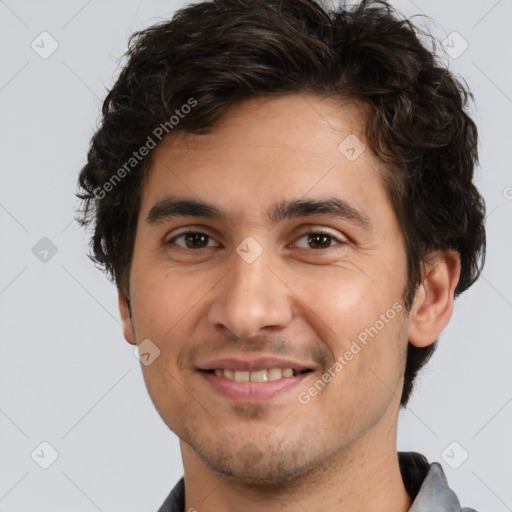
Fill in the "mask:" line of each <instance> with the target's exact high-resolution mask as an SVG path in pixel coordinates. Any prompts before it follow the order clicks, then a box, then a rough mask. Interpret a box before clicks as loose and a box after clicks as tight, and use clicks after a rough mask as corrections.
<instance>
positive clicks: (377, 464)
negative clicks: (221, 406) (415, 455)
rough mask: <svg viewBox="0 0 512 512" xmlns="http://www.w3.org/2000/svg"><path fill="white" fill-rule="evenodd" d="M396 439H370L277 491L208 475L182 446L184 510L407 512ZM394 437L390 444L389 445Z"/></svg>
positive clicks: (210, 472) (409, 500) (215, 473)
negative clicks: (370, 511) (368, 511)
mask: <svg viewBox="0 0 512 512" xmlns="http://www.w3.org/2000/svg"><path fill="white" fill-rule="evenodd" d="M388 434H392V436H388V439H387V440H386V441H388V442H383V437H382V435H381V436H378V435H377V436H374V437H373V440H372V439H370V438H369V437H371V433H370V435H369V436H365V437H364V438H361V439H360V440H359V442H357V443H355V444H353V445H351V446H350V448H348V449H346V450H344V451H343V452H342V453H336V454H334V455H333V456H332V457H331V459H330V460H327V461H324V463H323V464H322V465H321V466H320V467H317V468H316V469H315V470H314V471H311V472H309V473H307V474H306V475H301V476H299V477H297V478H295V479H293V480H290V481H289V482H287V483H286V484H281V485H279V486H269V485H268V484H265V485H258V484H254V483H251V484H247V483H245V482H241V481H240V480H238V479H236V478H234V477H230V476H226V475H223V474H219V473H217V472H215V471H212V470H210V469H209V468H208V467H207V466H206V465H205V464H204V463H203V461H202V460H201V459H199V457H198V456H197V455H196V453H195V452H194V451H193V450H192V449H191V448H190V447H189V446H188V445H186V444H185V443H183V442H181V450H182V455H183V464H184V469H185V502H186V507H185V510H197V511H198V512H234V511H238V510H244V511H247V512H253V511H254V512H256V511H258V512H259V511H261V510H262V508H264V509H265V510H266V511H267V512H274V511H275V512H278V511H279V512H291V511H296V510H298V509H299V510H307V511H308V512H320V511H321V512H324V511H325V510H336V511H339V512H360V511H361V510H373V511H374V512H406V511H408V510H409V508H410V507H411V505H412V500H411V498H410V496H409V495H408V494H407V491H406V489H405V487H404V483H403V480H402V476H401V473H400V467H399V464H398V455H397V451H396V428H395V430H394V431H393V432H388ZM389 437H391V441H392V442H389V441H390V439H389Z"/></svg>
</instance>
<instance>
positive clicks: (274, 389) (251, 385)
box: [199, 371, 313, 402]
mask: <svg viewBox="0 0 512 512" xmlns="http://www.w3.org/2000/svg"><path fill="white" fill-rule="evenodd" d="M312 373H313V372H308V373H301V374H299V375H294V376H293V377H282V378H281V379H278V380H272V381H267V382H237V381H235V380H229V379H225V378H224V377H217V376H216V375H214V374H213V373H209V372H205V371H200V372H199V374H200V375H201V376H202V377H203V379H205V380H206V381H207V382H209V383H210V384H211V385H212V386H213V387H214V389H215V390H216V391H218V392H219V393H220V394H222V395H224V396H226V397H227V398H230V399H232V400H238V401H240V402H259V401H262V400H270V399H271V398H274V397H275V396H277V395H279V394H280V393H284V392H285V391H290V390H291V389H293V388H294V387H295V386H297V385H298V384H299V382H301V381H303V380H304V379H305V378H307V377H309V376H310V375H311V374H312Z"/></svg>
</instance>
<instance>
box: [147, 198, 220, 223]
mask: <svg viewBox="0 0 512 512" xmlns="http://www.w3.org/2000/svg"><path fill="white" fill-rule="evenodd" d="M172 217H206V218H209V219H218V220H222V221H224V222H225V221H226V217H227V216H226V213H225V212H224V210H222V209H221V208H219V207H217V206H215V205H214V204H211V203H207V202H205V201H199V200H197V199H188V198H176V197H166V198H165V199H162V200H161V201H158V202H157V203H156V204H155V205H154V206H153V207H152V208H151V210H150V211H149V213H148V216H147V217H146V224H149V225H150V226H153V225H157V224H160V223H161V222H164V221H166V220H167V219H169V218H172Z"/></svg>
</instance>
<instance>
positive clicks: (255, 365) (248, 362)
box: [198, 356, 313, 372]
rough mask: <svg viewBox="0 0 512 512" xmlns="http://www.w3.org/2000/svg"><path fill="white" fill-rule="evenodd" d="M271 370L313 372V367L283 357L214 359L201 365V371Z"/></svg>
mask: <svg viewBox="0 0 512 512" xmlns="http://www.w3.org/2000/svg"><path fill="white" fill-rule="evenodd" d="M269 368H291V369H292V370H299V371H300V370H312V369H313V365H307V364H302V363H299V362H297V361H293V360H291V359H284V358H281V357H272V356H269V357H254V358H250V357H247V356H244V357H223V358H222V359H221V358H219V359H212V360H209V361H206V362H205V363H202V364H200V366H199V367H198V369H199V370H216V369H221V370H233V371H235V370H238V371H249V372H251V371H258V370H267V369H269Z"/></svg>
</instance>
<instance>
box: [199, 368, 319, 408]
mask: <svg viewBox="0 0 512 512" xmlns="http://www.w3.org/2000/svg"><path fill="white" fill-rule="evenodd" d="M314 372H315V369H314V367H313V365H311V367H308V366H306V365H303V364H299V363H296V362H294V361H289V360H284V359H279V358H260V359H257V360H252V361H251V360H242V359H236V358H234V359H222V360H220V359H219V360H216V361H210V362H209V363H206V364H205V365H203V366H202V367H201V368H198V373H199V375H200V376H201V377H202V378H203V379H204V381H206V383H207V384H208V385H209V387H210V389H213V391H214V392H215V393H216V394H218V395H221V396H222V397H223V398H228V399H230V400H234V401H238V402H259V401H268V400H270V399H272V398H275V397H277V396H278V395H284V393H285V392H287V391H290V390H292V388H294V387H296V386H297V385H298V384H299V383H300V382H302V381H303V380H304V379H306V378H308V377H309V376H310V375H312V374H313V373H314Z"/></svg>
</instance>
